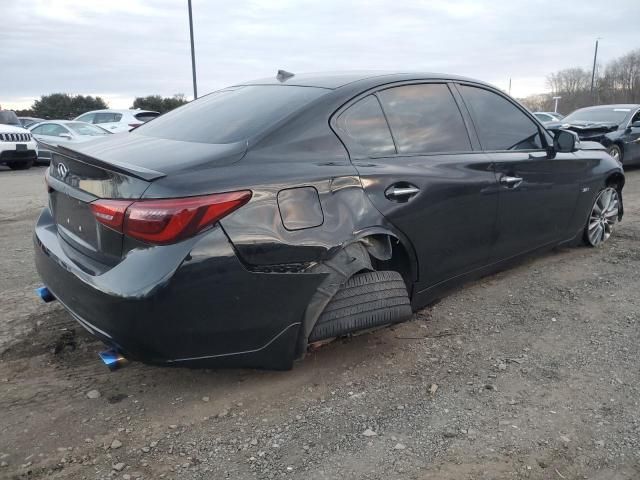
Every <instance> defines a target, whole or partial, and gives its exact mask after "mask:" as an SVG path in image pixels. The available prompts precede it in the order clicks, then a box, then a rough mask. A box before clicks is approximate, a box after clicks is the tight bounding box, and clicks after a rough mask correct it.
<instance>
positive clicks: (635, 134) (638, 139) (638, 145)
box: [622, 110, 640, 164]
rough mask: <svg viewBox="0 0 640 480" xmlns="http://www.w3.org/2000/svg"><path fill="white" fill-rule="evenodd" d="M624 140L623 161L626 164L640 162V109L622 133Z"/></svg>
mask: <svg viewBox="0 0 640 480" xmlns="http://www.w3.org/2000/svg"><path fill="white" fill-rule="evenodd" d="M634 124H635V125H636V126H635V127H634ZM622 141H623V142H624V157H623V159H622V160H623V162H624V163H626V164H637V163H640V110H638V111H637V112H636V113H635V114H634V115H633V117H631V120H630V121H629V125H627V128H626V130H625V131H624V133H623V134H622Z"/></svg>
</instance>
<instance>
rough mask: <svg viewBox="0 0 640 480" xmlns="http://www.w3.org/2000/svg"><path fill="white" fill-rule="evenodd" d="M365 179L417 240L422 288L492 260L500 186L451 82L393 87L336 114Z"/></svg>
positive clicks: (379, 204)
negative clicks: (470, 131) (473, 140)
mask: <svg viewBox="0 0 640 480" xmlns="http://www.w3.org/2000/svg"><path fill="white" fill-rule="evenodd" d="M334 128H335V129H336V131H337V132H338V134H339V136H340V137H341V138H342V139H343V141H344V142H345V145H346V146H347V148H348V150H349V153H350V156H351V158H352V163H353V165H354V166H355V167H356V169H357V170H358V172H359V174H360V178H361V181H362V185H363V186H364V188H365V191H366V193H367V195H368V197H369V198H370V200H371V202H372V203H373V204H374V205H375V206H376V208H377V209H378V210H379V211H380V212H381V213H382V214H383V215H385V217H386V218H387V219H388V220H389V221H390V222H391V223H392V224H393V225H394V226H395V227H396V228H397V229H398V230H400V231H401V232H402V233H404V235H406V236H407V237H408V238H409V239H410V241H411V243H412V244H413V247H414V250H415V252H416V255H417V258H418V263H419V265H418V272H419V280H418V285H417V291H418V292H419V291H420V290H424V289H426V288H428V287H430V286H433V285H435V284H437V283H439V282H442V281H444V280H447V279H449V278H452V277H454V276H457V275H460V274H462V273H465V272H468V271H471V270H473V269H475V268H477V267H479V266H482V265H484V264H485V263H486V262H487V258H488V256H489V251H490V246H491V243H492V239H493V229H494V222H495V216H496V211H497V184H496V179H495V174H494V172H493V170H492V169H491V165H490V162H489V161H487V157H486V156H485V155H484V154H483V153H481V152H478V151H474V150H473V147H472V143H471V139H470V138H469V135H468V131H467V128H466V126H465V122H464V119H463V116H462V114H461V112H460V110H459V107H458V105H457V103H456V100H455V99H454V97H453V95H452V93H451V91H450V89H449V87H448V85H447V84H446V83H420V84H408V85H402V86H394V87H390V88H385V89H382V90H380V91H378V92H375V93H374V94H370V95H368V96H366V97H364V98H360V99H358V100H357V101H356V102H355V103H353V104H351V105H350V106H349V107H348V108H346V110H344V111H342V112H340V113H339V115H338V116H337V118H336V120H335V123H334Z"/></svg>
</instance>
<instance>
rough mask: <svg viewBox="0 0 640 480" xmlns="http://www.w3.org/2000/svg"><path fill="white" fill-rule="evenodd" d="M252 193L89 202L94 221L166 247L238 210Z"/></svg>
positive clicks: (244, 191) (246, 191)
mask: <svg viewBox="0 0 640 480" xmlns="http://www.w3.org/2000/svg"><path fill="white" fill-rule="evenodd" d="M250 198H251V191H249V190H243V191H240V192H228V193H216V194H213V195H203V196H200V197H188V198H167V199H162V200H140V201H138V202H131V201H127V200H96V201H95V202H93V203H91V210H92V211H93V214H94V216H95V217H96V220H97V221H98V222H100V223H102V224H103V225H106V226H107V227H109V228H112V229H114V230H117V231H119V232H122V233H124V234H125V235H127V236H129V237H132V238H136V239H138V240H142V241H143V242H147V243H153V244H159V245H166V244H169V243H175V242H178V241H180V240H184V239H185V238H188V237H192V236H193V235H196V234H197V233H200V232H201V231H203V230H205V229H206V228H209V227H210V226H212V225H213V224H214V223H216V222H217V221H218V220H220V219H221V218H223V217H225V216H226V215H229V214H230V213H231V212H233V211H234V210H236V209H238V208H240V207H241V206H242V205H244V204H245V203H247V202H248V201H249V199H250Z"/></svg>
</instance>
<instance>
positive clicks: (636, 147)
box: [545, 104, 640, 165]
mask: <svg viewBox="0 0 640 480" xmlns="http://www.w3.org/2000/svg"><path fill="white" fill-rule="evenodd" d="M545 126H546V127H547V129H550V130H558V129H567V130H573V131H574V132H576V133H577V134H578V136H579V137H580V140H592V141H594V142H600V143H601V144H602V145H604V146H605V147H607V150H608V151H609V154H610V155H611V156H612V157H613V158H615V159H616V160H618V161H619V162H624V164H625V165H630V164H637V163H640V105H634V104H623V105H599V106H597V107H587V108H580V109H578V110H576V111H575V112H572V113H571V114H569V115H567V116H566V117H565V118H564V119H562V121H561V122H556V123H553V124H546V125H545Z"/></svg>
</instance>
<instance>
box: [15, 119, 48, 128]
mask: <svg viewBox="0 0 640 480" xmlns="http://www.w3.org/2000/svg"><path fill="white" fill-rule="evenodd" d="M18 120H20V124H21V125H22V126H23V127H24V128H29V127H30V126H31V125H35V124H36V123H40V122H44V118H35V117H18Z"/></svg>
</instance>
